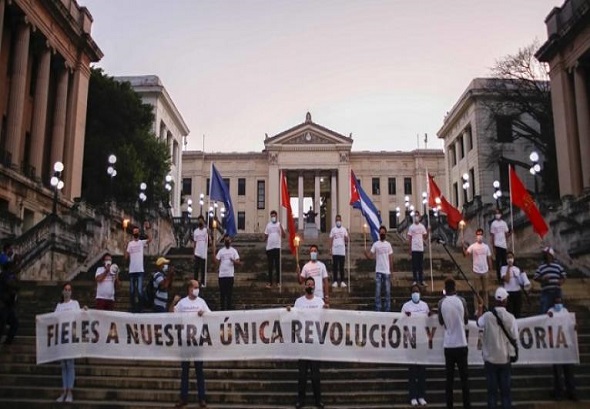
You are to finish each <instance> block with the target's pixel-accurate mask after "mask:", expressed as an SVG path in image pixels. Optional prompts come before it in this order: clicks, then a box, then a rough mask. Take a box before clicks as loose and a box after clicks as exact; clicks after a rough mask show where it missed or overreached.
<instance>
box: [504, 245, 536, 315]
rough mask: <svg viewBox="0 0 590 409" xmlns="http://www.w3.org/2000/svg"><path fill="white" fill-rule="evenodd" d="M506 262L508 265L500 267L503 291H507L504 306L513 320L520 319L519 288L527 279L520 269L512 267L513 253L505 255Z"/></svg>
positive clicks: (520, 301)
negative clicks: (506, 300)
mask: <svg viewBox="0 0 590 409" xmlns="http://www.w3.org/2000/svg"><path fill="white" fill-rule="evenodd" d="M506 262H507V263H508V265H505V266H502V268H501V269H500V277H502V281H503V282H504V289H505V290H506V291H508V304H507V305H506V309H507V310H508V312H510V313H512V314H513V315H514V317H515V318H520V311H521V308H522V293H521V288H522V287H523V286H524V285H525V284H526V283H527V282H529V281H528V279H525V277H526V273H525V272H524V271H520V269H519V268H518V267H516V266H515V265H514V253H513V252H511V251H509V252H507V253H506ZM529 283H530V282H529ZM529 285H530V284H529ZM525 290H526V288H525Z"/></svg>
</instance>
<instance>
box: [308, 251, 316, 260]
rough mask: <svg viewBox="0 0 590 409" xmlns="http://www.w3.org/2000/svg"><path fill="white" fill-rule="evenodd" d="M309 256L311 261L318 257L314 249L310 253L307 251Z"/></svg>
mask: <svg viewBox="0 0 590 409" xmlns="http://www.w3.org/2000/svg"><path fill="white" fill-rule="evenodd" d="M309 257H310V258H311V259H312V260H313V261H315V260H317V259H318V253H317V252H315V251H312V252H311V253H309Z"/></svg>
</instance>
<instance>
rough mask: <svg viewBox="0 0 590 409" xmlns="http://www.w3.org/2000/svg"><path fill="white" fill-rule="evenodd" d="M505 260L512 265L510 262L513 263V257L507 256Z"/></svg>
mask: <svg viewBox="0 0 590 409" xmlns="http://www.w3.org/2000/svg"><path fill="white" fill-rule="evenodd" d="M506 262H507V263H508V264H509V265H512V264H514V259H513V258H507V259H506Z"/></svg>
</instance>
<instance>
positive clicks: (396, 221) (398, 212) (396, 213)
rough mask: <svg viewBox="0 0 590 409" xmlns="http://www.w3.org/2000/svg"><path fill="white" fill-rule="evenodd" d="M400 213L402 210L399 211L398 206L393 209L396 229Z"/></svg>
mask: <svg viewBox="0 0 590 409" xmlns="http://www.w3.org/2000/svg"><path fill="white" fill-rule="evenodd" d="M401 211H402V209H400V207H399V206H398V207H396V208H395V217H396V220H395V227H396V228H397V226H398V225H399V216H400V214H401Z"/></svg>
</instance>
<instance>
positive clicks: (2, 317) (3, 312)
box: [0, 305, 18, 344]
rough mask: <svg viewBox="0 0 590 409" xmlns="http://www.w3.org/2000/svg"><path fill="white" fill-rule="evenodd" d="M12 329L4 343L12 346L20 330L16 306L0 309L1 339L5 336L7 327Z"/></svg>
mask: <svg viewBox="0 0 590 409" xmlns="http://www.w3.org/2000/svg"><path fill="white" fill-rule="evenodd" d="M7 324H8V326H9V327H10V329H9V330H8V334H6V340H5V341H4V342H6V343H8V344H10V343H11V342H12V340H13V339H14V337H15V336H16V331H17V330H18V317H17V316H16V306H14V305H11V306H8V307H0V338H2V335H4V330H5V328H6V325H7Z"/></svg>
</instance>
